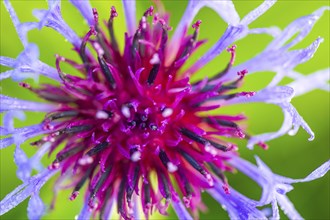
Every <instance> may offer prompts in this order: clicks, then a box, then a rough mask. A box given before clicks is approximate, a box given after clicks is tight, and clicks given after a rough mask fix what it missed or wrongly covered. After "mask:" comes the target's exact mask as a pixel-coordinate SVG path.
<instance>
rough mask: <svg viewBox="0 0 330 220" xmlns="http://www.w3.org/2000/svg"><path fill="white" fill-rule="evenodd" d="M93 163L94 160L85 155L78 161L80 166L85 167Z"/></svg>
mask: <svg viewBox="0 0 330 220" xmlns="http://www.w3.org/2000/svg"><path fill="white" fill-rule="evenodd" d="M93 161H94V159H93V158H92V157H91V156H88V155H85V156H83V157H82V158H80V159H79V160H78V164H79V165H82V166H84V165H88V164H92V163H93Z"/></svg>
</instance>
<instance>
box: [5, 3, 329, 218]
mask: <svg viewBox="0 0 330 220" xmlns="http://www.w3.org/2000/svg"><path fill="white" fill-rule="evenodd" d="M234 3H235V6H236V9H237V11H238V12H239V14H240V16H241V17H243V16H244V15H246V14H247V13H248V12H249V11H250V10H252V9H253V8H255V7H256V6H258V5H259V4H260V3H261V1H234ZM12 4H13V6H14V7H15V9H16V12H17V14H18V16H19V18H20V19H21V21H36V19H35V18H34V17H33V15H32V13H31V12H32V10H33V9H34V8H46V7H47V4H46V2H45V1H17V0H15V1H12ZM112 5H115V6H116V8H117V10H118V13H119V17H118V18H116V20H115V31H116V35H117V38H118V39H120V40H119V41H120V44H121V46H122V45H123V37H122V36H123V33H124V31H125V29H124V27H125V21H124V16H123V10H122V7H121V2H120V1H92V6H93V7H96V8H97V9H98V11H99V17H100V19H108V17H109V9H110V7H111V6H112ZM150 5H151V2H148V1H137V14H138V15H142V13H143V11H144V10H145V9H146V8H147V7H149V6H150ZM164 5H165V8H166V10H167V11H168V12H169V13H170V14H171V20H170V25H171V26H173V27H174V28H175V26H176V24H177V23H178V21H179V20H180V18H181V16H182V14H183V12H184V10H185V7H186V5H187V2H186V1H165V2H164ZM324 5H329V1H279V2H278V3H277V4H275V6H274V7H272V8H271V9H270V10H269V11H268V12H267V13H266V14H264V15H263V16H262V17H260V18H259V19H258V20H256V21H255V22H253V23H252V25H251V26H250V27H251V28H252V27H255V28H256V27H269V26H274V25H276V26H279V27H280V28H282V29H283V28H284V27H286V26H287V25H288V24H289V23H290V22H292V21H293V20H294V19H296V18H298V17H300V16H303V15H307V14H310V13H311V12H313V11H314V10H316V9H318V8H319V7H321V6H324ZM62 12H63V17H64V19H65V20H66V21H67V22H68V24H69V25H70V26H71V27H73V29H74V30H75V31H76V32H77V33H78V34H79V35H80V36H83V35H84V34H85V33H86V32H87V31H88V26H87V25H86V23H85V22H83V19H82V18H81V16H80V15H79V12H78V11H76V10H75V9H74V7H73V6H72V5H71V4H70V3H69V2H67V1H63V2H62ZM196 19H201V20H202V21H203V24H202V26H201V33H200V39H205V38H206V39H208V43H207V44H206V45H204V46H203V47H201V48H200V49H199V50H198V52H197V54H195V55H194V56H193V57H192V58H191V59H190V60H189V63H190V64H191V63H193V62H194V61H196V60H197V59H198V57H199V56H200V55H202V54H203V53H204V52H205V51H207V49H208V48H210V46H212V45H213V44H214V43H215V42H216V41H217V40H218V39H219V37H220V36H221V35H222V33H223V32H224V30H225V28H226V24H225V22H223V21H222V20H221V19H220V18H219V17H218V16H217V14H216V13H215V12H213V11H212V10H210V9H209V8H204V9H202V10H201V11H200V13H199V14H198V15H197V17H196ZM329 20H330V19H329V12H325V14H324V15H323V17H322V18H321V19H320V20H319V22H318V23H317V24H316V25H315V27H314V28H313V30H312V32H311V33H310V34H309V35H308V37H306V39H304V40H303V42H301V43H299V44H298V45H297V46H295V49H297V48H303V47H306V46H308V45H309V44H310V43H311V42H312V41H313V40H315V39H316V38H317V37H318V36H322V37H324V38H325V41H324V42H323V43H322V44H321V46H320V48H319V49H318V51H317V53H316V54H315V56H314V58H313V59H312V60H310V61H309V62H307V63H304V64H302V65H299V66H298V67H297V68H296V70H297V71H299V72H301V73H304V74H308V73H312V72H314V71H316V70H319V69H324V68H326V67H328V66H329V39H330V38H329V32H330V31H329ZM190 31H191V30H190ZM172 33H173V32H172ZM0 36H1V40H0V44H1V45H0V49H1V56H8V57H16V56H17V55H18V54H19V53H20V52H21V50H22V49H23V47H22V45H21V43H20V41H19V39H18V37H17V35H16V32H15V29H14V27H13V25H12V23H11V20H10V18H9V15H8V13H7V11H6V9H5V7H4V5H3V4H2V3H1V35H0ZM271 40H272V38H271V37H269V36H266V35H250V36H248V37H246V38H244V39H243V40H240V41H238V42H237V46H238V48H237V59H236V64H238V63H241V62H243V61H246V60H248V59H250V58H251V57H253V56H255V55H256V54H257V53H259V52H261V51H262V50H263V49H264V48H265V47H266V46H267V44H268V43H269V42H270V41H271ZM29 41H30V42H35V43H36V44H37V45H38V46H39V48H40V57H41V60H42V61H44V62H46V63H48V64H50V65H52V66H54V64H55V57H54V55H55V54H60V55H63V56H64V57H69V58H71V59H75V60H79V59H78V56H77V55H76V54H75V53H74V52H73V51H72V50H71V45H70V44H69V43H68V42H66V41H65V40H64V39H63V38H62V36H61V35H59V34H58V33H56V32H54V31H53V30H51V29H49V28H44V29H42V30H41V31H39V30H33V31H31V32H30V33H29ZM228 60H229V54H228V53H223V54H221V55H220V56H218V57H217V58H216V59H214V60H213V61H212V62H211V63H209V64H208V65H206V66H205V67H204V68H203V69H202V70H201V71H200V73H199V74H198V76H197V77H202V76H204V75H206V74H210V73H211V74H213V73H216V72H217V71H219V70H221V69H223V68H224V67H225V66H226V64H227V63H228ZM5 70H7V68H5V67H1V72H3V71H5ZM63 70H64V71H65V72H68V73H69V72H72V71H74V70H72V69H70V67H68V66H65V65H64V66H63ZM273 76H274V73H268V72H267V73H256V74H253V75H251V76H248V77H247V78H246V82H245V84H244V90H259V89H261V88H263V87H264V86H265V85H267V83H269V81H270V80H271V78H272V77H273ZM28 82H30V83H32V84H34V83H33V82H32V81H30V80H28ZM40 82H48V81H47V80H46V79H44V78H40ZM288 82H290V80H288V79H284V80H283V82H282V84H285V83H288ZM311 83H312V82H311ZM0 89H1V92H2V93H3V94H5V95H11V96H14V97H19V98H25V99H29V100H38V98H36V97H35V96H34V95H33V94H31V93H28V92H26V90H24V89H22V88H20V87H19V86H18V85H17V83H15V82H12V81H11V80H10V79H9V80H4V81H2V82H1V87H0ZM292 103H293V104H294V106H295V107H296V108H297V110H298V111H299V112H300V114H301V115H302V116H303V118H304V119H305V120H306V121H307V122H308V123H309V125H310V127H311V128H312V129H313V130H314V132H315V134H316V138H315V140H314V141H312V142H309V141H308V140H307V138H308V135H307V134H306V132H304V131H303V130H300V131H299V132H298V134H297V135H296V136H294V137H291V136H288V135H286V136H284V137H281V138H279V139H277V140H274V141H271V142H269V145H270V149H269V150H267V151H264V150H262V149H259V148H258V147H256V148H255V149H254V150H253V151H251V150H248V149H247V148H246V147H245V145H246V142H245V141H239V142H238V144H239V152H240V154H241V156H242V157H243V158H245V159H248V160H250V161H253V162H254V158H253V156H254V155H259V157H261V159H262V160H263V161H264V162H266V164H268V165H269V167H271V168H272V170H273V171H274V172H276V173H278V174H282V175H284V176H289V177H294V178H302V177H305V176H306V175H308V174H309V173H310V172H311V171H312V170H314V169H315V168H316V167H317V166H319V165H320V164H321V163H323V162H325V161H326V160H328V159H329V127H330V126H329V93H326V92H324V91H313V92H311V93H309V94H307V95H304V96H301V97H297V98H295V99H293V101H292ZM219 111H221V112H225V113H230V114H236V113H244V114H246V115H247V116H248V121H247V126H248V131H249V132H250V133H252V134H258V133H262V132H269V131H275V130H276V129H278V128H279V127H280V125H281V123H282V119H283V116H282V113H281V110H280V109H279V108H278V107H276V106H272V105H266V104H245V105H239V106H234V107H230V108H226V109H220V110H219ZM41 119H42V115H40V114H37V113H28V114H27V120H26V121H24V122H21V121H15V125H16V126H24V125H28V124H36V123H38V122H40V120H41ZM22 148H23V149H24V150H25V151H26V152H27V154H28V155H29V156H31V155H33V152H35V149H33V147H31V146H29V145H28V144H25V145H23V146H22ZM13 152H14V146H11V147H8V148H6V149H4V150H1V161H0V162H1V174H0V175H1V181H0V183H1V188H0V189H1V192H0V194H1V195H0V197H1V198H3V197H4V196H5V195H6V194H7V193H9V192H10V191H12V190H13V189H14V188H15V187H16V186H18V185H19V184H20V180H18V179H17V177H16V174H15V172H16V166H15V164H14V161H13ZM50 161H52V158H51V159H45V160H44V162H45V164H46V163H49V162H50ZM228 178H229V181H230V184H231V186H232V187H234V188H235V189H237V190H238V191H240V192H242V193H243V194H245V195H247V196H250V197H251V198H254V199H258V198H260V193H261V190H260V188H259V187H258V186H257V185H256V184H255V183H254V182H253V181H251V180H250V179H248V178H247V177H245V176H244V175H242V174H239V173H237V174H234V175H233V174H228ZM52 182H53V181H51V182H50V183H47V184H46V185H45V187H44V188H43V189H42V191H41V196H42V198H43V199H44V201H45V202H46V203H47V204H49V203H50V201H51V199H52V196H53V194H52ZM294 187H295V190H293V191H292V192H290V193H289V194H288V196H289V198H290V199H291V201H292V202H293V203H294V204H295V207H296V208H297V210H298V211H299V212H300V213H301V215H302V216H303V217H305V218H306V219H329V218H330V215H329V175H326V176H325V177H324V178H322V179H319V180H315V181H313V182H310V183H301V184H296V185H294ZM70 192H71V191H70V190H68V191H63V192H61V193H60V194H59V196H58V200H57V203H56V207H55V210H54V211H52V212H49V213H47V214H46V215H45V217H44V219H73V218H74V216H75V215H76V214H77V213H78V212H79V211H80V207H81V206H82V198H83V196H79V197H78V199H77V200H76V201H74V202H71V201H69V200H68V197H69V195H70ZM203 197H204V201H205V203H206V204H207V206H208V209H209V210H208V211H207V212H206V213H201V216H200V218H201V219H227V218H228V217H227V214H226V212H225V211H224V210H223V209H222V208H221V206H220V205H219V204H217V202H215V201H214V200H212V198H210V196H208V195H207V194H204V196H203ZM26 208H27V200H26V201H25V202H23V203H22V204H20V205H19V206H17V208H15V209H13V210H11V211H10V212H9V213H7V214H5V215H3V216H1V219H26V218H27V215H26ZM281 214H282V216H283V218H284V219H285V217H284V215H283V213H281ZM158 218H161V217H160V216H158V215H157V216H156V217H154V219H158ZM170 218H171V219H175V218H176V216H175V215H174V214H173V212H170Z"/></svg>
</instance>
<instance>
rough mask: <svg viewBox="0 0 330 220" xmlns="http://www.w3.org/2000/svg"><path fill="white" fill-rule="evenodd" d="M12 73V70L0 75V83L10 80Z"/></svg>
mask: <svg viewBox="0 0 330 220" xmlns="http://www.w3.org/2000/svg"><path fill="white" fill-rule="evenodd" d="M13 73H14V70H8V71H6V72H2V73H0V81H1V80H4V79H8V78H10V77H11V76H12V74H13Z"/></svg>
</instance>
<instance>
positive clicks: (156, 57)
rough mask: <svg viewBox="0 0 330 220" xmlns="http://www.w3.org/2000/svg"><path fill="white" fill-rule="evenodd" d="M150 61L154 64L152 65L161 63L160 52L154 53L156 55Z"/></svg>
mask: <svg viewBox="0 0 330 220" xmlns="http://www.w3.org/2000/svg"><path fill="white" fill-rule="evenodd" d="M149 63H150V64H152V65H154V64H159V63H160V59H159V55H158V53H154V55H153V56H152V58H151V59H150V61H149Z"/></svg>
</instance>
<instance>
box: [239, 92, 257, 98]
mask: <svg viewBox="0 0 330 220" xmlns="http://www.w3.org/2000/svg"><path fill="white" fill-rule="evenodd" d="M255 94H256V92H240V93H237V96H245V97H247V98H250V97H252V96H254V95H255Z"/></svg>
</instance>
